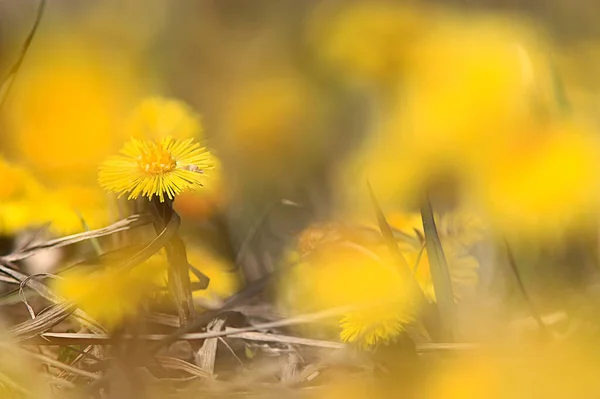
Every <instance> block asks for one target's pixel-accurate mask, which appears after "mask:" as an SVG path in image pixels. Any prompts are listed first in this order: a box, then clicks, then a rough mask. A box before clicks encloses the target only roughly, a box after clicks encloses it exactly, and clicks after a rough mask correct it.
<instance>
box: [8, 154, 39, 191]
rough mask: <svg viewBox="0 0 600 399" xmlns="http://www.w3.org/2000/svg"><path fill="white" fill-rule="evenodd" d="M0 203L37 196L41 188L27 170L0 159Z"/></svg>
mask: <svg viewBox="0 0 600 399" xmlns="http://www.w3.org/2000/svg"><path fill="white" fill-rule="evenodd" d="M0 181H2V184H0V201H7V200H11V199H19V198H25V197H31V196H35V195H39V194H41V193H42V192H43V186H42V185H41V184H40V183H39V182H38V181H37V180H36V179H35V178H34V177H33V175H32V174H31V173H29V171H28V170H26V169H24V168H22V167H20V166H18V165H15V164H13V163H10V162H8V161H7V160H6V159H4V158H2V157H0Z"/></svg>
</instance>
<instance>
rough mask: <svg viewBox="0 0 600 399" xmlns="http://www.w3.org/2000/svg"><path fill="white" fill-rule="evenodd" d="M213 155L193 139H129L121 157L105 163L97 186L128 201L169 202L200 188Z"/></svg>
mask: <svg viewBox="0 0 600 399" xmlns="http://www.w3.org/2000/svg"><path fill="white" fill-rule="evenodd" d="M214 165H215V162H214V159H213V155H212V154H211V153H210V152H209V151H208V150H207V149H206V148H205V147H201V146H200V144H199V143H195V142H194V139H193V138H191V139H184V140H177V139H174V138H173V137H170V136H169V137H167V138H165V139H163V140H160V141H141V140H138V139H136V138H131V139H130V140H129V141H128V142H127V143H125V146H124V147H123V149H122V150H121V154H120V155H116V156H113V157H110V158H109V159H107V160H106V161H105V162H104V163H103V164H102V165H101V166H100V171H99V174H98V181H99V182H100V185H101V186H103V187H104V188H105V189H106V190H108V191H111V192H114V193H117V194H118V195H119V196H122V195H124V194H128V197H127V199H136V198H138V197H139V196H140V195H142V196H145V197H148V198H149V199H152V198H153V197H154V196H157V197H158V198H160V201H161V202H164V201H165V196H166V197H167V198H168V199H170V200H172V199H174V198H175V196H176V195H177V194H179V193H181V192H183V191H185V190H188V189H193V188H194V187H195V186H202V185H203V184H202V183H203V182H204V181H205V180H206V172H207V171H210V170H212V169H213V168H214Z"/></svg>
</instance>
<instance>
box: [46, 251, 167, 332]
mask: <svg viewBox="0 0 600 399" xmlns="http://www.w3.org/2000/svg"><path fill="white" fill-rule="evenodd" d="M104 263H106V262H104ZM164 269H165V264H164V261H163V259H162V258H161V257H159V256H153V257H151V258H150V259H148V260H147V261H145V262H143V263H142V264H140V265H137V266H136V267H134V268H133V269H130V270H125V271H124V270H121V269H120V268H119V267H116V266H114V265H107V264H102V262H101V264H100V265H97V264H93V265H78V266H77V267H76V268H73V269H70V270H68V271H66V272H65V273H64V274H62V278H58V279H55V280H53V288H54V289H55V290H56V292H57V293H58V294H59V295H60V296H62V297H64V298H67V299H69V300H73V301H75V303H76V305H77V306H78V307H79V308H81V309H82V310H83V311H84V312H86V313H87V314H89V315H90V316H91V317H93V318H94V319H95V320H97V321H98V322H100V323H101V324H103V325H106V326H107V327H108V328H113V327H116V326H118V325H119V324H120V323H122V322H123V321H124V320H125V319H126V318H127V317H133V316H135V315H136V313H137V312H138V310H139V309H140V307H142V306H143V305H144V304H145V302H146V301H147V300H149V299H150V298H151V297H152V294H153V292H154V291H155V290H156V289H158V288H159V287H160V285H161V282H162V279H163V276H164Z"/></svg>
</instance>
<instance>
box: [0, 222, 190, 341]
mask: <svg viewBox="0 0 600 399" xmlns="http://www.w3.org/2000/svg"><path fill="white" fill-rule="evenodd" d="M139 220H140V216H139V215H136V216H135V217H133V218H127V219H124V220H122V221H121V222H127V223H120V222H117V223H115V224H113V225H111V226H113V227H114V226H115V225H117V231H120V230H118V229H121V228H123V226H130V225H131V223H133V222H135V221H139ZM179 224H180V219H179V217H172V218H171V220H170V221H169V223H168V224H167V226H166V227H165V229H164V230H163V231H161V233H160V234H159V235H158V237H156V238H155V239H154V240H153V241H152V242H151V243H150V244H148V245H147V246H146V247H145V248H144V249H142V250H141V251H139V252H138V253H136V254H135V255H133V256H132V257H131V258H129V259H128V260H127V261H126V262H124V264H122V265H121V267H122V268H124V269H125V268H131V267H134V266H136V265H138V264H139V263H141V262H143V261H145V260H146V259H148V258H149V257H150V256H152V255H153V254H154V253H156V252H157V251H158V250H159V249H160V248H161V247H162V246H163V245H164V244H165V243H166V242H168V240H169V239H170V238H171V236H172V234H173V233H174V232H176V231H177V228H178V227H179ZM109 228H110V226H109V227H108V228H105V229H99V230H94V231H90V232H86V233H82V234H79V235H76V236H78V238H77V239H78V240H79V239H80V236H82V235H83V236H87V237H88V238H89V233H93V232H96V233H98V232H105V231H106V230H107V229H109ZM109 231H110V229H109ZM112 231H115V230H114V229H113V230H112ZM72 237H75V236H71V238H72ZM65 238H68V237H65ZM59 240H60V239H59ZM53 241H58V240H53ZM61 242H65V241H64V239H63V241H61ZM47 244H48V243H46V244H45V245H47ZM42 245H44V244H42ZM44 248H47V246H45V247H44ZM29 249H30V248H29ZM38 250H39V249H38ZM8 256H11V255H8ZM0 272H2V273H5V274H7V275H9V276H10V277H13V278H15V279H17V280H19V281H21V282H24V281H25V282H27V286H28V287H30V288H32V289H33V290H34V291H36V292H37V293H38V294H40V295H41V296H42V297H44V298H46V299H48V300H49V301H51V302H53V303H55V304H57V305H58V306H56V307H54V308H53V309H52V310H51V311H50V312H48V314H43V315H41V316H38V317H36V318H35V319H33V320H28V321H26V322H24V323H21V324H19V325H17V326H15V327H14V328H13V329H12V330H11V332H12V333H13V334H14V336H15V338H16V339H17V340H25V339H28V338H32V337H33V336H35V335H37V334H41V333H42V332H45V331H47V330H48V329H50V328H52V327H54V326H55V325H56V324H58V323H59V322H61V321H62V320H64V319H65V318H66V317H67V316H68V315H69V314H71V313H73V314H74V315H75V316H77V319H78V320H79V321H80V322H81V323H82V324H83V325H85V326H86V327H88V328H90V330H91V331H93V332H94V333H103V332H104V329H103V328H102V327H101V326H100V325H98V323H96V322H94V321H93V319H92V318H90V317H89V316H87V315H86V314H85V313H84V312H83V311H81V310H80V309H75V308H74V304H73V303H72V302H68V301H66V300H65V299H64V298H61V297H59V296H57V295H56V294H54V293H53V292H52V291H51V290H50V289H49V288H48V287H47V286H46V285H45V284H43V283H40V282H38V281H36V280H34V279H30V278H29V276H27V275H25V274H23V273H21V272H18V271H16V270H14V269H12V268H9V267H6V266H3V265H0Z"/></svg>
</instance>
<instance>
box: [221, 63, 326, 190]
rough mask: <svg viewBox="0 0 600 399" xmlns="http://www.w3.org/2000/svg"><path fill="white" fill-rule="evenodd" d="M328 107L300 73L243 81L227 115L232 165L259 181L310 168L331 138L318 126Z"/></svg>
mask: <svg viewBox="0 0 600 399" xmlns="http://www.w3.org/2000/svg"><path fill="white" fill-rule="evenodd" d="M322 107H323V102H322V97H319V96H318V93H316V91H315V89H313V88H312V87H311V86H310V84H309V82H307V81H306V80H303V78H302V77H301V76H300V75H299V74H298V73H296V72H292V71H279V70H278V71H276V72H274V73H273V74H271V75H268V76H264V74H263V73H261V74H260V75H259V76H256V77H255V78H254V79H252V80H249V81H247V82H244V83H242V84H240V85H239V86H238V87H237V88H236V90H235V92H234V93H232V94H231V95H230V96H228V99H227V100H226V102H225V104H224V108H223V113H222V119H223V122H222V123H223V125H224V132H225V134H224V136H223V138H222V140H223V142H222V147H223V148H224V149H225V150H226V152H227V155H228V156H229V164H230V165H233V166H234V168H236V170H237V171H239V173H242V176H245V174H246V173H247V174H249V175H250V176H251V178H252V179H253V181H254V180H255V179H257V178H260V179H265V180H266V179H275V178H285V179H289V176H290V175H291V174H298V173H302V172H304V171H306V170H307V169H308V168H309V167H310V166H311V165H313V164H314V161H315V159H318V156H319V154H320V153H321V152H320V151H322V149H323V145H322V143H323V141H324V139H325V138H326V137H327V135H326V134H324V133H323V132H322V131H319V130H318V126H319V125H318V123H320V112H321V110H322ZM236 177H237V175H236ZM242 178H243V177H242Z"/></svg>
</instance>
